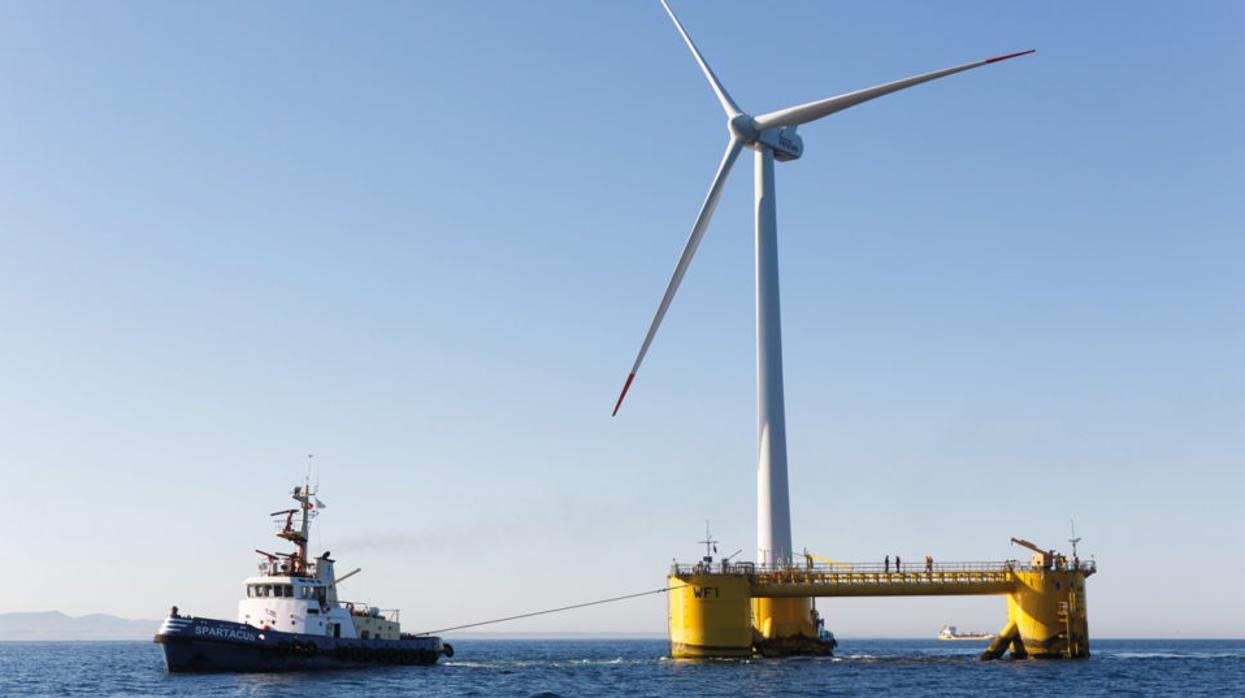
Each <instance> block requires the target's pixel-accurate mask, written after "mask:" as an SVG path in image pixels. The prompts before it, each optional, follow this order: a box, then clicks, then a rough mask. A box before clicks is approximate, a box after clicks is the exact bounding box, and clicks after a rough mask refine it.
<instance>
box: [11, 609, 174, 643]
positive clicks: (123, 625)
mask: <svg viewBox="0 0 1245 698" xmlns="http://www.w3.org/2000/svg"><path fill="white" fill-rule="evenodd" d="M159 627H160V621H158V620H132V619H129V618H118V617H116V616H109V615H105V614H103V613H92V614H90V615H86V616H67V615H65V614H64V613H61V612H60V611H39V612H35V613H0V642H4V641H10V642H11V641H22V640H24V641H48V640H150V639H151V638H152V637H153V636H154V635H155V634H156V630H157V629H158V628H159Z"/></svg>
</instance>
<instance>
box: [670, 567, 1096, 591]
mask: <svg viewBox="0 0 1245 698" xmlns="http://www.w3.org/2000/svg"><path fill="white" fill-rule="evenodd" d="M1043 569H1050V570H1054V569H1056V568H1055V567H1047V568H1043V567H1039V566H1034V565H1031V564H1025V563H1021V562H1018V561H1015V560H1009V561H1005V562H951V563H934V564H931V565H928V566H927V565H925V564H923V563H918V564H904V565H903V566H902V569H896V568H895V567H894V566H893V565H883V564H879V563H835V564H832V565H824V564H823V565H811V566H792V567H784V568H779V569H769V568H763V567H759V566H756V565H753V564H752V563H747V562H742V563H725V564H722V563H719V564H716V565H706V564H704V563H697V564H694V565H684V564H675V565H674V566H673V567H672V569H671V573H672V574H674V575H677V576H683V575H731V576H745V577H747V578H748V581H749V586H750V587H751V595H752V597H754V598H795V597H810V596H955V595H964V596H969V595H988V594H1008V593H1011V592H1012V591H1015V589H1016V585H1017V584H1019V580H1018V578H1017V576H1016V574H1015V573H1016V572H1038V571H1042V570H1043ZM1057 569H1059V570H1061V571H1062V570H1072V569H1080V570H1081V571H1082V572H1084V573H1085V574H1086V576H1088V575H1090V574H1093V573H1094V572H1095V571H1096V570H1095V565H1094V563H1093V562H1092V561H1074V562H1071V563H1070V564H1068V565H1066V566H1065V565H1060V566H1059V567H1058V568H1057Z"/></svg>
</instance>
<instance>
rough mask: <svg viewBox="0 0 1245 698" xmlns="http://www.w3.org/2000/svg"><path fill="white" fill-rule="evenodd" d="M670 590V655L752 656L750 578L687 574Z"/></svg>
mask: <svg viewBox="0 0 1245 698" xmlns="http://www.w3.org/2000/svg"><path fill="white" fill-rule="evenodd" d="M666 586H667V587H670V592H669V595H670V656H671V657H674V658H676V659H689V658H707V657H750V656H752V614H751V608H750V606H749V600H750V599H749V596H750V594H749V590H750V587H749V585H748V579H747V577H744V576H743V575H735V574H685V575H670V576H669V577H666Z"/></svg>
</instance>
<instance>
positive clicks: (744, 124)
mask: <svg viewBox="0 0 1245 698" xmlns="http://www.w3.org/2000/svg"><path fill="white" fill-rule="evenodd" d="M661 4H662V7H664V8H665V9H666V14H668V15H670V19H671V20H672V21H673V22H674V26H675V28H676V29H678V31H679V34H680V35H681V36H682V37H683V41H684V42H685V43H686V44H687V47H688V49H690V50H691V52H692V56H693V57H694V58H695V59H696V62H697V63H698V64H699V65H700V69H701V71H702V72H703V73H704V74H705V78H707V79H708V80H709V86H710V87H712V88H713V92H714V94H715V95H717V98H718V101H719V102H720V103H721V104H722V110H723V111H725V112H726V127H727V130H728V132H729V133H730V139H729V140H728V141H727V144H726V153H725V154H724V155H723V156H722V162H721V163H720V164H719V165H718V170H717V172H716V173H715V174H714V176H713V181H712V183H710V185H709V193H708V194H707V195H706V196H705V200H704V202H703V203H702V204H701V205H700V212H699V213H698V214H697V215H696V222H695V223H693V224H692V231H691V234H690V235H689V236H688V238H687V243H686V244H685V245H684V247H683V254H681V255H680V256H679V261H678V264H676V265H675V267H674V275H673V276H671V277H670V283H669V284H668V285H667V286H666V293H665V294H664V295H663V296H662V298H661V303H660V304H659V305H658V306H657V313H656V314H655V315H654V316H653V321H652V323H651V324H650V325H649V328H648V333H647V334H645V335H644V342H643V343H642V344H641V345H640V351H639V353H638V354H637V355H636V357H635V363H634V364H633V365H632V367H631V372H630V373H629V374H628V375H627V381H626V383H624V384H623V389H622V392H621V393H620V394H619V396H618V402H616V403H615V404H614V412H613V414H614V415H617V414H618V408H619V407H620V406H621V405H622V401H623V398H624V397H626V396H627V391H628V390H629V389H630V388H631V383H632V381H634V380H635V375H636V372H637V371H639V370H640V364H641V363H643V361H644V356H645V354H647V353H648V349H649V346H650V345H651V344H652V343H653V337H654V335H656V334H657V328H658V327H659V326H660V325H661V321H662V319H663V318H664V317H665V316H666V311H667V310H668V309H669V308H670V302H671V301H672V300H673V299H674V294H675V293H676V292H677V291H678V290H679V284H680V283H681V282H682V281H683V275H684V274H686V273H687V267H688V265H689V264H690V263H691V261H692V257H693V256H694V255H695V254H696V248H697V247H699V246H700V240H701V238H702V237H704V234H705V230H706V229H707V228H708V226H709V219H710V218H711V217H712V216H713V211H714V209H715V208H716V207H717V205H718V199H719V198H720V197H721V195H722V186H723V185H724V184H725V183H726V177H727V175H729V174H730V171H731V167H732V166H733V165H734V164H735V161H736V160H737V159H738V158H739V154H740V153H741V152H742V151H743V149H744V148H751V149H752V150H753V151H754V153H755V168H754V173H755V179H756V194H755V203H756V325H757V563H758V564H761V565H766V566H771V567H785V566H789V565H790V564H791V512H790V505H789V497H788V492H787V427H786V413H785V410H784V405H783V379H782V328H781V319H780V313H779V299H778V224H777V217H776V210H775V203H774V161H775V160H777V161H779V162H786V161H789V160H795V159H797V158H799V157H800V156H801V155H803V154H804V142H803V139H801V138H800V136H798V135H796V128H797V127H799V126H801V125H803V124H807V123H809V122H812V121H816V120H818V119H821V118H823V117H826V116H829V115H831V114H834V113H835V112H839V111H842V110H844V109H847V108H848V107H854V106H856V105H857V104H861V103H862V102H867V101H869V100H871V99H874V98H877V97H881V96H883V95H888V94H890V93H892V92H897V91H899V90H903V89H906V88H909V87H912V86H914V85H919V84H921V83H923V82H929V81H930V80H936V79H938V78H942V77H946V76H948V75H954V74H956V73H960V72H963V71H965V70H971V69H972V68H979V67H981V66H983V65H989V64H991V63H998V62H999V61H1004V60H1007V59H1009V58H1015V57H1017V56H1023V55H1025V54H1029V53H1033V50H1029V51H1019V52H1016V53H1009V54H1006V55H1003V56H995V57H994V58H987V59H985V60H981V61H976V62H973V63H965V64H963V65H957V66H953V67H950V68H944V69H942V70H935V71H933V72H931V73H923V74H921V75H914V76H912V77H909V78H904V79H902V80H895V81H894V82H888V83H884V84H882V85H877V86H875V87H867V88H865V89H862V90H856V91H854V92H848V93H845V94H841V95H838V96H835V97H828V98H826V99H821V100H817V101H814V102H808V103H806V104H799V105H796V106H792V107H787V108H785V109H779V110H777V111H771V112H767V113H764V114H761V115H759V116H752V115H750V114H747V113H746V112H744V111H743V110H742V109H740V108H739V105H738V104H736V103H735V100H734V99H732V98H731V95H730V93H728V92H727V91H726V88H725V87H723V86H722V83H721V81H720V80H718V77H717V75H715V74H714V72H713V69H712V68H710V67H709V64H708V63H707V62H706V61H705V58H704V56H702V55H701V53H700V50H699V49H697V48H696V44H695V43H694V42H693V41H692V37H691V36H689V35H688V33H687V30H686V29H684V28H683V24H682V23H681V22H680V21H679V18H678V17H677V16H675V14H674V10H672V9H670V5H669V3H667V2H666V0H661Z"/></svg>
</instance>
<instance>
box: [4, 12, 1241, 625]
mask: <svg viewBox="0 0 1245 698" xmlns="http://www.w3.org/2000/svg"><path fill="white" fill-rule="evenodd" d="M675 7H676V10H677V11H678V12H679V13H680V16H681V18H682V19H683V21H684V22H685V24H686V25H687V27H688V29H689V31H690V32H691V33H692V35H693V37H694V38H695V39H696V40H697V42H698V43H699V45H700V47H701V49H702V51H703V52H704V53H705V55H706V57H707V59H708V60H709V61H710V63H711V64H712V65H713V67H714V69H715V70H716V72H717V73H718V75H719V76H720V77H721V79H722V80H723V82H724V83H725V85H726V87H727V88H728V89H729V90H730V91H731V93H732V94H733V96H734V97H735V99H736V100H737V101H738V102H739V103H740V104H741V106H743V107H744V108H745V109H747V110H750V111H753V112H764V111H768V110H771V109H775V108H779V107H783V106H787V105H789V104H793V103H797V102H802V101H807V100H811V99H816V98H820V97H824V96H828V95H831V94H837V93H840V92H845V91H848V90H851V89H856V88H859V87H865V86H869V85H873V84H876V83H880V82H884V81H888V80H891V79H895V78H899V77H903V76H907V75H911V74H914V73H920V72H925V71H927V70H933V69H936V68H941V67H945V66H949V65H955V64H958V63H962V62H966V61H970V60H975V59H979V58H984V57H987V56H991V55H996V54H1000V53H1006V52H1010V51H1014V50H1021V49H1027V48H1036V49H1037V50H1038V53H1037V54H1036V55H1035V56H1030V57H1026V58H1023V59H1018V60H1015V61H1010V62H1008V63H1005V64H1002V65H998V66H990V67H988V68H983V69H981V70H977V71H972V72H970V73H966V74H963V75H958V76H954V77H951V78H947V79H945V80H941V81H938V82H935V83H932V84H929V85H925V86H921V87H917V88H914V89H912V90H909V91H905V92H903V93H901V94H897V95H894V96H890V97H887V98H885V99H882V100H878V101H876V102H872V103H869V104H867V105H864V106H861V107H857V108H854V109H851V110H849V111H846V112H843V113H841V114H838V115H836V116H833V117H831V118H829V119H827V120H825V121H823V122H819V123H817V124H814V125H811V126H808V127H806V128H803V129H802V130H801V133H802V135H803V137H804V141H805V149H806V150H805V156H804V157H803V158H802V159H801V160H800V161H797V162H793V163H787V164H783V165H780V166H779V168H778V202H779V236H780V237H779V244H780V254H781V264H782V270H781V273H782V293H783V321H784V332H785V334H784V344H785V350H786V374H787V376H786V386H787V400H788V402H787V413H788V420H789V424H788V429H789V447H790V461H791V468H790V474H791V483H792V493H791V498H792V511H793V532H794V539H795V540H794V542H795V545H796V547H797V548H800V547H808V548H810V549H812V550H814V551H815V552H818V553H820V554H823V555H827V556H831V557H835V558H838V559H847V560H873V559H880V558H881V557H882V556H883V555H885V554H888V553H889V554H895V553H898V554H900V555H903V556H905V557H910V558H911V559H917V558H919V557H922V556H924V555H926V554H932V555H934V556H935V558H936V559H940V560H974V559H1002V558H1005V557H1018V556H1021V553H1022V552H1023V551H1020V550H1018V549H1016V548H1012V547H1009V546H1008V544H1007V542H1008V537H1009V536H1013V535H1016V536H1022V537H1028V538H1031V539H1034V540H1036V541H1038V542H1039V543H1041V544H1043V545H1048V546H1051V545H1060V544H1062V543H1063V540H1064V539H1065V538H1067V537H1068V521H1069V519H1071V518H1075V520H1076V524H1077V531H1078V533H1079V534H1081V535H1082V536H1083V537H1084V539H1085V540H1084V543H1083V544H1082V551H1083V553H1086V554H1091V553H1092V554H1094V555H1095V556H1096V558H1097V560H1098V562H1099V563H1100V567H1101V570H1102V571H1101V573H1100V574H1099V575H1098V576H1097V577H1095V578H1093V579H1092V580H1091V585H1090V588H1089V593H1090V596H1091V600H1090V604H1091V608H1092V618H1091V623H1092V624H1093V627H1094V632H1095V634H1096V635H1099V636H1164V637H1177V636H1232V635H1236V636H1239V635H1240V627H1241V622H1242V621H1243V620H1245V616H1243V615H1242V614H1241V613H1240V612H1238V611H1234V610H1231V609H1235V608H1236V607H1237V605H1236V603H1235V595H1234V592H1232V591H1231V590H1230V589H1229V588H1227V587H1225V586H1224V585H1223V584H1222V583H1221V582H1220V581H1219V580H1222V579H1233V578H1236V577H1239V576H1241V575H1242V574H1243V573H1245V562H1242V558H1241V556H1240V554H1239V553H1240V551H1241V544H1240V541H1241V539H1242V536H1243V535H1245V524H1243V523H1242V521H1245V519H1243V518H1242V517H1241V515H1240V513H1239V511H1240V501H1239V500H1240V492H1241V491H1242V490H1243V489H1245V477H1243V476H1242V468H1241V466H1242V461H1243V459H1245V456H1243V455H1242V454H1245V423H1243V422H1245V398H1243V397H1242V396H1243V395H1245V359H1243V358H1242V357H1245V321H1243V320H1242V312H1241V302H1242V298H1243V297H1245V274H1242V259H1243V258H1245V242H1242V238H1241V228H1242V225H1241V221H1242V220H1243V219H1245V216H1243V214H1245V197H1242V196H1241V190H1242V173H1241V166H1240V163H1241V162H1242V160H1243V159H1245V137H1243V136H1245V134H1243V132H1242V131H1243V128H1245V127H1243V126H1242V123H1245V119H1243V118H1242V117H1243V111H1245V110H1243V109H1242V106H1243V104H1242V101H1243V98H1242V96H1241V92H1240V90H1239V89H1237V88H1236V86H1237V85H1238V84H1239V81H1240V80H1239V73H1240V70H1241V68H1242V67H1243V66H1245V48H1243V47H1242V45H1241V42H1240V41H1239V37H1240V35H1241V32H1242V30H1243V29H1245V21H1243V20H1245V11H1243V10H1242V9H1241V7H1240V6H1239V5H1237V4H1233V3H1226V2H1223V3H1197V4H1192V5H1187V4H1181V5H1177V4H1168V3H1124V2H1113V3H1095V4H1092V5H1085V4H1083V3H1040V4H1039V3H1031V4H1014V3H1009V4H999V3H984V2H983V3H956V4H948V3H938V4H932V3H870V4H863V3H860V4H851V5H848V4H830V3H819V2H790V3H781V4H775V5H773V6H769V7H767V8H765V9H764V10H763V11H762V12H760V13H758V12H756V11H755V9H753V7H752V5H751V4H745V3H712V4H711V3H706V2H691V1H685V2H678V3H676V4H675ZM0 33H2V35H3V37H4V40H3V41H0V104H2V105H3V108H0V155H2V157H0V163H2V164H0V366H3V370H0V444H3V448H0V482H3V485H4V490H5V492H6V493H7V496H6V497H5V500H6V501H5V504H4V506H3V507H2V513H0V527H2V529H3V530H4V531H5V532H6V533H7V535H6V536H5V539H6V559H7V560H8V562H9V563H10V568H11V569H12V570H14V571H15V572H16V573H15V574H12V575H9V576H8V577H7V579H6V582H5V592H6V593H5V594H3V595H2V597H0V612H5V611H18V610H40V609H47V608H58V609H61V610H63V611H66V612H69V613H87V612H96V611H100V612H109V613H115V614H118V615H125V616H134V617H158V616H159V615H160V614H161V613H163V612H164V611H165V610H166V609H167V607H168V606H169V605H171V604H172V603H178V604H179V605H181V606H182V607H183V608H185V609H187V610H188V611H190V612H192V613H196V614H199V615H221V616H226V617H231V616H232V615H233V614H234V603H235V601H236V597H237V594H238V582H239V580H240V579H241V578H242V577H243V576H244V575H246V574H249V573H250V572H251V570H253V569H254V567H253V563H254V561H255V557H256V556H255V555H254V554H253V553H252V552H251V549H252V548H256V547H261V548H263V547H268V548H271V547H273V546H274V545H275V543H276V541H275V539H273V538H271V537H270V529H269V527H268V524H267V522H266V519H265V516H264V515H265V514H266V513H267V512H269V511H275V510H277V509H280V508H283V507H284V506H285V501H286V500H285V496H286V495H285V492H286V491H287V490H288V488H289V487H290V486H292V485H293V484H295V482H296V481H297V479H298V478H299V477H301V475H302V473H303V471H304V463H305V454H307V453H315V454H317V457H316V462H317V464H318V466H319V469H320V476H319V477H320V481H321V485H322V495H321V498H322V499H324V500H325V501H326V502H327V503H328V505H329V508H328V509H327V510H326V511H325V513H324V515H323V516H322V517H321V518H320V520H319V522H318V523H319V525H320V527H319V529H318V530H317V534H318V535H320V536H321V538H320V543H322V544H323V545H327V546H328V547H330V548H331V549H332V550H333V551H334V553H335V556H336V557H338V558H339V559H340V560H341V561H342V563H343V565H345V566H348V567H351V568H353V567H354V566H356V565H357V566H362V567H363V568H364V573H363V574H361V575H359V576H358V577H356V578H355V579H354V580H352V581H350V582H347V583H346V585H351V586H350V587H348V588H347V589H346V591H347V592H348V593H349V594H350V595H351V596H353V597H356V598H362V599H370V600H371V601H373V602H375V603H379V604H380V605H384V606H391V605H397V606H401V607H402V608H403V609H404V613H403V619H404V621H405V624H406V625H407V626H408V627H412V628H415V629H424V628H429V627H441V626H447V625H454V624H458V623H462V622H470V621H473V620H477V619H482V618H488V617H494V616H502V615H509V614H512V613H517V612H523V611H527V610H532V609H538V608H545V607H551V606H559V605H564V604H566V603H574V602H577V601H582V600H590V599H594V598H600V597H604V596H610V595H615V594H624V593H629V592H634V591H640V590H644V589H649V588H656V587H659V586H661V585H662V583H663V581H664V572H665V567H666V564H667V563H668V562H669V560H670V559H671V558H672V557H675V556H677V557H678V558H680V559H684V560H687V559H692V558H694V557H695V556H696V555H697V554H698V552H697V546H696V545H695V543H694V541H696V540H698V539H699V538H701V536H702V534H703V527H704V522H705V520H706V519H709V520H711V521H712V526H713V530H714V533H715V535H716V536H717V537H718V538H720V539H721V540H722V544H721V545H722V547H723V548H725V550H724V551H723V552H729V551H733V550H735V549H736V548H743V549H745V551H746V552H745V553H744V556H745V557H748V556H750V555H751V554H752V553H751V551H752V549H753V548H754V546H755V530H754V526H755V509H754V507H755V490H754V488H755V433H754V430H755V417H754V389H755V386H754V380H755V379H754V375H753V368H754V367H753V361H754V357H753V327H752V322H753V315H752V313H753V310H752V294H753V289H752V239H751V235H752V222H751V210H750V209H751V187H752V182H751V167H750V163H748V162H741V163H740V166H739V167H737V168H736V171H735V172H734V176H733V177H732V179H731V180H730V182H729V183H728V185H727V188H726V191H725V194H724V196H723V199H722V203H721V205H720V206H719V208H718V211H717V215H716V216H715V219H714V221H713V224H712V226H711V228H710V230H709V233H708V235H707V236H706V239H705V242H704V244H703V245H702V247H701V251H700V253H699V255H698V256H697V259H696V260H695V262H694V264H693V266H692V268H691V271H690V273H689V275H688V277H687V279H686V280H685V283H684V285H683V288H682V290H681V292H680V294H679V296H678V298H677V299H676V301H675V303H674V306H673V307H672V309H671V312H670V314H669V315H668V316H667V318H666V321H665V324H664V326H663V328H662V330H661V332H660V334H659V335H658V337H657V340H656V342H655V344H654V346H653V349H652V350H651V352H650V354H649V356H648V359H647V361H646V363H645V365H644V368H643V369H642V371H641V373H640V375H639V377H638V378H637V380H636V383H635V385H634V386H633V388H632V390H631V393H630V395H629V396H628V399H627V403H626V404H625V405H624V407H623V410H622V411H621V413H620V415H619V416H618V417H617V418H614V419H610V418H609V411H610V408H611V407H612V406H613V401H614V399H615V397H616V396H617V391H618V389H619V387H620V386H621V383H622V380H623V378H625V376H626V372H627V369H628V367H629V366H630V364H631V360H632V358H633V357H634V352H635V350H636V349H637V347H638V346H639V342H640V340H641V338H642V336H643V331H644V329H645V328H646V326H647V323H648V321H649V319H650V317H651V314H652V312H653V310H654V308H655V307H656V304H657V301H658V300H659V298H660V295H661V292H662V290H663V289H664V285H665V283H666V280H667V279H668V276H669V273H670V271H671V269H672V268H673V265H674V262H675V259H676V256H677V254H678V251H679V250H680V248H681V246H682V244H683V242H684V240H685V237H686V234H687V230H688V227H689V226H690V225H691V223H692V218H693V216H694V215H695V212H696V208H697V206H698V205H699V203H700V200H701V198H702V197H703V195H704V192H705V190H706V188H707V187H708V184H709V179H710V177H711V175H712V173H713V170H714V167H715V166H716V164H717V160H718V158H719V157H720V155H721V150H722V148H723V147H724V145H725V140H726V132H725V129H724V124H723V120H722V116H721V112H720V109H719V107H718V105H717V103H716V100H715V99H714V97H713V94H712V92H711V91H710V90H709V88H708V86H707V85H706V84H705V82H704V80H703V78H702V77H701V75H700V74H699V71H698V70H697V68H696V66H695V64H694V63H693V61H692V59H691V57H690V56H689V55H688V54H687V51H686V49H685V47H684V46H683V45H682V43H681V41H680V40H679V38H678V35H677V34H676V33H675V31H674V28H673V27H672V26H671V25H670V23H669V21H668V20H667V19H666V17H665V16H664V13H663V12H662V10H661V8H660V6H659V5H658V4H657V3H656V2H651V3H649V2H627V3H569V2H562V3H553V2H540V3H482V4H475V3H442V4H435V5H434V4H431V3H372V4H368V5H363V6H350V7H347V6H343V5H334V4H326V3H297V4H295V3H265V4H261V5H254V4H246V3H232V4H219V3H218V4H214V5H205V4H194V3H186V2H178V3H139V2H134V3H126V4H121V5H118V4H83V3H58V2H41V3H33V2H28V3H6V4H4V5H3V6H2V7H0ZM1210 569H1213V570H1214V571H1215V572H1216V573H1217V574H1215V575H1208V574H1205V572H1206V571H1208V570H1210ZM84 570H88V571H90V572H91V574H90V575H89V582H87V581H84V579H85V578H84V576H83V575H82V574H80V572H82V571H84ZM1191 571H1193V572H1195V573H1194V574H1190V572H1191ZM70 572H74V573H73V574H71V573H70ZM1154 574H1159V575H1161V576H1164V577H1166V576H1171V577H1173V578H1175V579H1179V580H1180V583H1179V584H1170V585H1168V584H1161V583H1155V580H1154V577H1153V576H1147V575H1154ZM344 586H345V585H344ZM663 604H664V601H663V600H662V599H661V598H660V597H652V598H650V599H647V600H641V601H635V602H627V603H625V604H620V605H615V606H604V607H598V608H595V609H590V610H586V611H584V612H582V613H577V614H568V615H564V616H551V617H546V618H541V619H535V620H532V621H525V622H520V623H514V624H510V625H508V626H498V628H497V629H498V630H545V631H572V630H591V631H618V632H652V633H662V632H664V628H665V611H664V605H663ZM821 607H822V608H823V610H825V611H826V612H827V614H828V615H829V617H830V624H831V627H833V628H834V629H835V630H836V631H837V632H839V633H840V634H844V635H848V636H850V635H853V634H855V635H932V634H933V633H934V632H936V631H937V629H938V627H940V626H941V625H942V624H943V623H948V622H950V623H956V624H958V625H960V626H961V627H982V628H991V627H993V626H995V625H1001V624H1002V622H1003V620H1004V616H1005V611H1004V605H1003V601H1002V600H1001V599H997V598H985V599H958V600H942V599H912V600H893V599H891V600H861V601H852V600H844V601H823V602H822V603H821ZM1138 609H1145V611H1144V612H1139V610H1138ZM1225 609H1227V610H1225Z"/></svg>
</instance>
